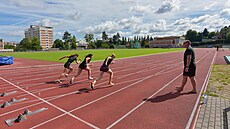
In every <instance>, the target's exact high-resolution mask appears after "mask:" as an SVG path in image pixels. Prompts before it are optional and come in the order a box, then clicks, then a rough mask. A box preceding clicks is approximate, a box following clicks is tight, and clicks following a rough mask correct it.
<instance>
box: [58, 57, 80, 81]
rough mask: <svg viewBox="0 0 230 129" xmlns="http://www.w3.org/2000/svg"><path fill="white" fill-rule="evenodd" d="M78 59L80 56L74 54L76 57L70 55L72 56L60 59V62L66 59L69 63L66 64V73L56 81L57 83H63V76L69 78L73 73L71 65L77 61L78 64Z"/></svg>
mask: <svg viewBox="0 0 230 129" xmlns="http://www.w3.org/2000/svg"><path fill="white" fill-rule="evenodd" d="M77 57H78V54H74V55H70V56H63V57H61V58H60V59H59V60H62V59H64V58H68V60H67V62H66V63H65V64H64V71H63V73H62V74H61V75H60V77H59V78H58V80H56V82H58V83H61V78H62V77H63V76H66V77H68V75H69V73H70V72H72V71H73V68H72V67H71V66H70V65H71V63H73V62H74V61H76V63H77V64H78V63H79V61H78V60H77ZM68 70H69V71H68Z"/></svg>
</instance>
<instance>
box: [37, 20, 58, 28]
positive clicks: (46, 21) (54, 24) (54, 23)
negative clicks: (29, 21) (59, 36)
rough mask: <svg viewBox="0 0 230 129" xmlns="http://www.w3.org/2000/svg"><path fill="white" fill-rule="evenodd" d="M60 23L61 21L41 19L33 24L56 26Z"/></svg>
mask: <svg viewBox="0 0 230 129" xmlns="http://www.w3.org/2000/svg"><path fill="white" fill-rule="evenodd" d="M60 24H62V22H53V21H51V20H50V19H43V20H41V21H35V22H34V25H43V26H52V27H55V26H58V25H60Z"/></svg>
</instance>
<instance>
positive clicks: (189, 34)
mask: <svg viewBox="0 0 230 129" xmlns="http://www.w3.org/2000/svg"><path fill="white" fill-rule="evenodd" d="M185 39H187V40H190V41H191V42H194V41H196V40H197V32H196V31H195V30H188V31H187V33H186V35H185Z"/></svg>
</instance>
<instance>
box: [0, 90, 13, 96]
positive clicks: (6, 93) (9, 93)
mask: <svg viewBox="0 0 230 129" xmlns="http://www.w3.org/2000/svg"><path fill="white" fill-rule="evenodd" d="M16 92H17V91H12V92H4V93H2V94H0V96H1V97H4V96H8V95H11V94H14V93H16Z"/></svg>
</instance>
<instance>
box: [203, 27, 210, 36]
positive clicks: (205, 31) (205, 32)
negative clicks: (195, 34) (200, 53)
mask: <svg viewBox="0 0 230 129" xmlns="http://www.w3.org/2000/svg"><path fill="white" fill-rule="evenodd" d="M208 33H209V32H208V29H207V28H205V29H204V31H203V38H208Z"/></svg>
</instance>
